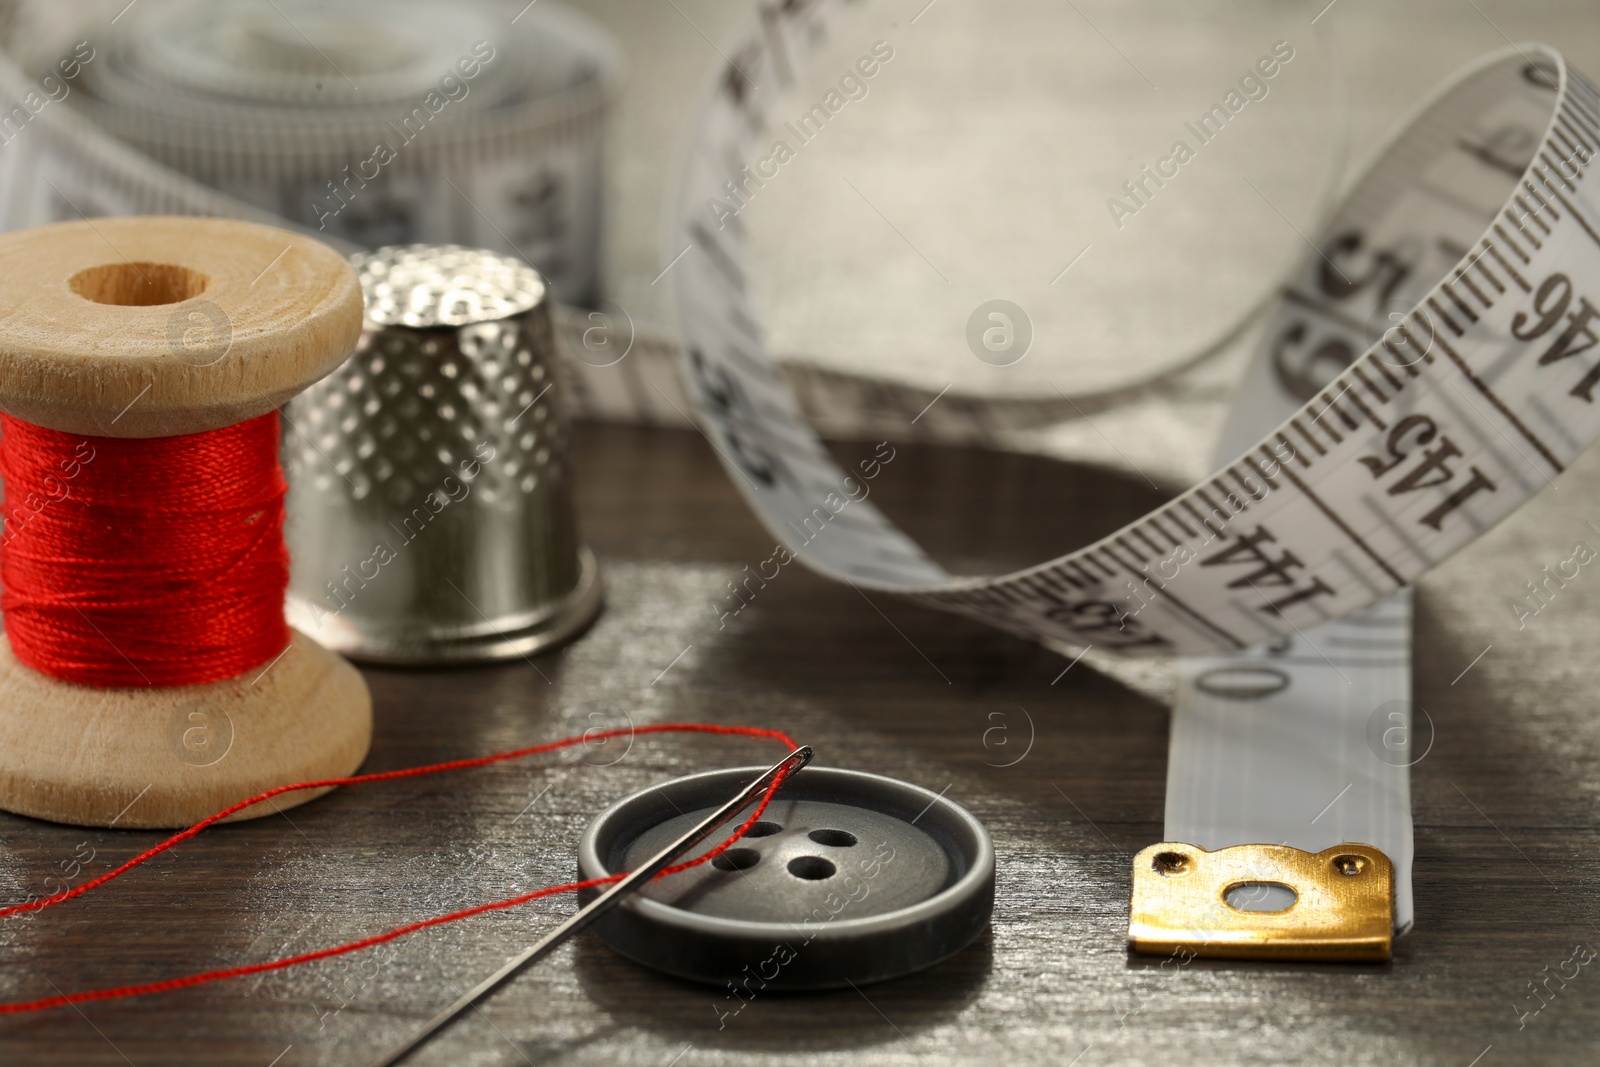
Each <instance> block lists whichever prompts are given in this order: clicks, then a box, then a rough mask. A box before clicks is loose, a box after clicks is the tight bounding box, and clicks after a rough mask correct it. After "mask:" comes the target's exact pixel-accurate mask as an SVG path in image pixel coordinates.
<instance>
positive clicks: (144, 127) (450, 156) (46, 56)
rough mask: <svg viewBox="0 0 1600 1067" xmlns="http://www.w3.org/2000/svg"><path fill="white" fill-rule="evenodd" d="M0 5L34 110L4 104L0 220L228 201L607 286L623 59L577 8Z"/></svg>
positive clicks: (372, 1)
mask: <svg viewBox="0 0 1600 1067" xmlns="http://www.w3.org/2000/svg"><path fill="white" fill-rule="evenodd" d="M124 8H126V10H123V9H124ZM119 11H120V13H119ZM0 14H3V15H4V16H5V19H4V24H5V25H6V30H7V32H6V34H5V46H6V51H7V53H8V56H7V58H6V61H5V62H4V63H0V91H3V92H4V94H5V96H6V98H8V99H10V100H14V101H23V102H24V103H23V105H21V107H22V112H23V113H24V114H27V115H28V116H29V117H28V118H27V119H26V120H25V121H19V120H18V119H16V118H15V117H14V115H13V118H12V121H11V122H10V123H9V124H6V125H0V141H3V142H4V143H3V145H0V174H3V175H4V179H3V184H0V190H3V200H0V205H3V218H4V222H5V225H6V228H7V229H15V228H20V227H23V226H29V225H36V224H40V223H45V222H53V221H57V220H60V219H75V218H78V217H79V216H80V215H88V216H95V215H124V214H159V213H170V214H222V215H235V216H239V217H244V218H252V219H255V220H257V221H268V220H271V221H274V222H276V223H277V224H279V225H282V224H283V223H284V222H288V223H291V224H293V225H295V226H296V227H297V228H299V229H302V230H304V231H305V232H307V233H309V234H311V235H313V236H316V237H319V238H321V239H323V240H325V241H328V242H329V243H332V244H334V245H336V246H339V247H341V248H342V249H343V250H346V251H353V250H355V249H357V248H368V249H370V248H373V247H377V246H380V245H391V244H405V243H412V242H428V243H435V244H446V243H458V244H467V245H473V246H476V247H483V248H492V249H494V250H496V251H501V252H505V253H509V254H515V255H519V256H522V257H523V258H526V259H528V260H531V261H532V262H533V263H534V264H535V265H536V266H537V267H538V268H539V269H540V271H541V272H542V273H543V274H544V275H545V277H546V278H547V279H548V280H549V282H550V284H551V287H552V290H553V291H554V292H555V293H556V294H557V295H558V296H559V297H560V298H561V299H564V300H567V301H569V302H572V301H586V300H592V299H593V298H594V297H595V295H596V284H597V281H598V256H599V244H600V230H599V225H600V223H599V220H600V205H599V198H600V190H601V167H600V152H601V141H602V134H603V117H604V112H605V109H606V106H607V103H608V102H609V99H610V97H611V95H612V93H613V91H614V86H615V81H616V72H617V68H618V66H619V63H618V58H617V55H616V53H615V50H614V48H613V47H612V45H611V43H610V41H609V39H608V38H607V37H606V35H605V34H604V33H603V32H602V31H601V30H600V29H599V28H598V27H597V26H595V25H594V24H593V23H591V22H589V21H588V20H587V19H585V18H582V17H580V16H578V15H577V14H576V13H574V12H571V11H568V10H566V9H563V8H560V7H559V6H556V5H550V4H540V5H537V6H530V8H529V10H527V11H525V12H524V13H523V14H522V15H521V16H520V17H518V18H516V19H515V20H512V19H510V16H508V15H507V14H506V12H505V11H504V6H503V5H500V4H495V3H492V2H489V0H471V2H466V3H458V4H452V5H450V6H449V8H448V9H446V8H441V7H440V6H438V5H436V4H432V3H428V2H427V0H398V2H381V3H380V2H377V0H357V2H354V3H350V2H347V3H344V4H338V5H327V4H318V3H313V2H310V0H243V2H239V3H229V4H215V3H206V2H203V0H198V2H197V0H144V2H142V3H140V4H138V5H137V6H133V5H126V4H111V5H109V6H108V5H106V4H93V5H73V6H72V7H71V8H65V7H63V6H62V5H54V6H53V7H47V6H44V5H39V4H34V3H13V4H9V5H6V7H5V8H4V10H3V12H0ZM313 42H315V43H313ZM59 56H66V57H69V60H70V66H65V67H63V66H61V65H60V64H59V62H58V60H57V57H59ZM330 68H331V69H330ZM30 100H31V101H37V102H38V103H37V104H36V105H35V104H33V103H28V101H30ZM35 107H37V111H35Z"/></svg>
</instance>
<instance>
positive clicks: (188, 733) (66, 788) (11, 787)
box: [0, 217, 372, 827]
mask: <svg viewBox="0 0 1600 1067" xmlns="http://www.w3.org/2000/svg"><path fill="white" fill-rule="evenodd" d="M361 320H362V301H361V291H360V287H359V285H358V284H357V281H356V276H355V274H354V272H353V271H352V270H351V268H350V266H349V265H348V264H347V263H346V262H345V261H344V259H343V258H342V257H340V256H339V255H338V254H336V253H335V252H333V251H332V250H331V249H329V248H327V247H326V246H324V245H322V244H320V243H318V242H316V241H314V240H311V239H309V238H305V237H300V236H297V235H294V234H290V233H286V232H283V231H280V230H276V229H272V228H269V227H265V226H258V225H254V224H251V223H243V222H235V221H230V220H222V219H194V218H154V217H152V218H120V219H109V218H108V219H97V220H93V221H90V220H85V221H82V222H71V223H60V224H56V225H52V226H44V227H39V228H37V229H31V230H22V231H17V232H14V233H9V234H5V235H3V236H0V412H4V413H5V414H6V415H8V416H10V417H11V419H14V420H21V421H22V422H23V423H27V424H31V426H32V427H42V428H43V429H44V431H58V432H59V433H60V434H67V435H76V436H80V437H81V438H83V439H86V440H87V441H88V442H89V445H88V447H89V448H91V449H93V448H95V447H97V446H98V447H100V448H103V449H106V450H109V451H110V452H111V453H112V454H114V455H116V456H117V457H118V462H119V464H121V465H122V466H123V467H126V465H127V464H128V462H129V461H130V457H134V456H136V455H141V454H144V453H146V452H149V451H152V450H153V451H155V452H157V453H161V454H167V453H170V455H171V456H189V457H198V458H195V459H194V462H196V463H202V464H203V463H205V462H207V461H206V460H205V459H204V456H205V455H206V453H207V448H206V447H198V448H196V447H195V446H197V445H199V446H209V449H210V452H212V453H215V452H216V451H217V449H218V448H222V447H228V448H231V447H233V445H232V443H231V442H232V441H233V439H234V436H233V435H235V433H236V431H237V432H238V433H244V434H246V435H247V436H253V437H254V439H255V440H256V442H257V447H258V451H259V452H261V455H260V456H259V457H258V458H259V462H260V463H261V464H262V465H264V466H263V469H262V470H261V471H259V472H258V473H260V474H262V475H264V476H270V477H271V478H275V479H278V483H277V484H279V485H280V486H281V474H279V472H278V471H277V468H276V457H275V455H273V442H272V441H271V440H270V439H266V442H265V446H264V447H263V446H262V439H261V437H260V434H261V433H263V432H270V427H269V426H267V425H266V424H260V425H255V426H248V427H247V426H241V425H240V424H245V423H248V421H249V420H254V419H258V418H261V417H263V416H269V417H270V416H271V413H273V412H275V411H276V409H277V408H278V407H279V406H280V405H281V404H283V403H284V402H285V401H287V400H288V399H289V398H290V397H292V396H294V395H295V394H296V393H298V392H300V391H301V390H302V389H304V388H305V387H306V386H307V385H309V384H311V383H312V382H314V381H316V380H317V379H318V378H321V377H322V376H323V375H325V374H326V373H328V372H329V371H330V370H332V369H333V368H334V367H336V366H337V365H338V364H339V363H340V362H341V361H342V360H343V359H344V358H345V357H346V356H347V355H348V354H349V352H350V351H351V349H352V348H353V347H354V346H355V343H356V339H357V338H358V337H359V335H360V332H361ZM228 427H234V428H235V430H228V431H226V432H227V434H228V436H227V437H223V436H221V435H218V436H217V437H211V438H207V437H201V438H191V437H189V436H187V435H212V434H215V433H216V432H217V431H222V430H224V428H228ZM19 429H23V430H27V431H28V432H27V433H25V434H19V433H14V435H13V436H14V439H13V440H12V441H8V442H6V445H7V447H8V448H13V446H14V448H22V447H24V443H23V441H22V440H21V439H22V438H24V437H28V438H35V439H38V440H44V441H48V440H49V439H50V437H51V435H50V434H49V433H48V432H45V433H34V432H33V431H32V430H31V429H30V428H29V427H21V428H19ZM153 438H159V439H166V440H165V441H162V442H155V441H151V442H148V444H146V445H143V446H137V447H136V446H134V445H132V444H129V443H125V442H128V440H129V439H153ZM169 446H170V447H169ZM7 457H8V462H16V461H17V460H16V459H15V451H14V450H13V451H12V452H8V453H7ZM232 459H233V461H234V462H236V463H237V462H242V461H240V460H239V459H238V458H237V457H232ZM212 462H215V461H212ZM219 466H220V465H219ZM105 469H107V468H105V467H102V468H101V470H105ZM84 471H86V472H93V473H92V474H90V473H85V474H83V475H81V476H82V477H84V478H86V479H91V481H85V482H84V483H82V486H83V489H82V494H83V499H87V498H88V496H89V495H90V494H89V492H88V490H89V488H90V487H91V486H92V485H93V484H94V482H93V479H98V480H99V482H102V483H103V482H105V480H106V478H107V475H102V474H100V472H99V471H98V470H96V469H95V467H94V463H93V462H90V463H89V464H88V465H87V466H86V467H85V468H84ZM204 473H208V471H203V472H200V474H199V475H198V476H197V475H196V474H195V472H186V474H187V475H188V476H190V477H197V481H196V482H195V484H204V477H203V474H204ZM216 473H218V475H219V477H220V476H221V474H222V472H221V471H220V469H219V470H218V471H217V472H216ZM62 481H63V483H64V495H62V496H61V497H60V498H59V499H58V500H55V501H53V502H52V501H51V500H48V499H47V500H43V501H40V502H39V504H40V511H39V512H38V513H34V512H31V511H30V512H29V515H30V516H32V515H35V514H44V512H46V511H49V509H51V508H52V507H57V508H60V509H61V510H60V511H58V512H54V513H51V514H50V516H49V519H50V521H53V522H59V521H63V519H62V516H63V515H72V514H75V513H74V511H73V510H72V508H74V507H82V506H84V505H83V504H82V499H80V500H79V501H77V502H74V504H73V505H72V506H71V507H69V506H67V505H64V504H62V503H61V501H62V500H67V499H70V498H71V494H72V492H73V481H72V480H71V479H62ZM19 482H20V479H19ZM99 488H100V489H101V490H104V489H105V488H106V487H105V486H104V485H101V486H100V487H99ZM146 488H147V489H151V492H150V496H152V497H161V496H162V495H163V494H164V493H168V492H170V490H171V486H170V485H163V486H160V487H150V486H146ZM6 489H7V493H8V495H9V494H10V493H11V490H12V486H11V485H7V486H6ZM113 489H114V487H113ZM155 489H160V490H161V491H160V492H156V491H155ZM280 492H281V490H280ZM128 499H129V500H137V495H136V494H129V496H128ZM8 503H9V504H10V505H11V510H12V511H13V518H14V525H18V526H20V523H15V513H16V508H17V506H18V503H19V502H18V501H16V500H15V499H13V500H11V501H9V502H8ZM174 504H176V505H177V506H176V507H174V506H173V505H174ZM163 506H165V507H167V508H168V511H169V513H168V514H167V515H166V516H165V517H164V518H163V520H162V521H163V522H166V523H169V524H170V523H174V522H176V523H180V524H181V521H182V516H177V517H176V518H175V517H174V516H173V515H172V514H171V511H173V510H181V509H182V501H168V502H166V503H165V504H164V505H163ZM274 506H281V505H277V504H275V505H274ZM29 507H30V508H31V507H32V505H29ZM119 514H121V513H120V512H119ZM263 514H264V513H263ZM259 517H260V516H259V514H253V515H245V516H243V517H242V518H241V519H239V520H238V521H240V522H245V523H248V522H252V521H258V520H259ZM84 518H85V519H86V521H89V522H100V523H102V524H107V523H109V522H110V521H111V520H110V519H109V518H108V517H107V516H102V515H98V514H96V513H94V512H93V511H92V510H91V511H90V512H89V513H88V514H87V516H84ZM35 521H37V520H36V519H35ZM119 521H124V520H119ZM152 521H154V520H152ZM134 525H135V526H136V527H137V526H138V525H139V524H138V522H137V520H135V523H134ZM109 528H110V527H109V526H107V529H109ZM174 528H176V529H179V530H180V531H181V525H179V526H177V527H174ZM151 529H153V527H151V528H145V529H138V528H135V529H131V530H130V531H129V543H131V544H137V543H139V538H140V536H149V534H150V533H151ZM161 529H163V530H164V529H166V527H161ZM100 532H101V533H102V534H104V533H105V532H106V531H105V530H104V529H103V530H101V531H100ZM202 532H203V531H199V530H196V531H195V533H196V537H195V538H192V539H190V540H204V538H201V537H199V536H198V535H199V534H200V533H202ZM213 532H214V531H213ZM13 536H14V537H16V538H17V539H18V540H19V542H20V539H21V538H25V537H27V536H29V532H28V531H27V529H26V528H20V529H17V528H14V529H12V530H10V531H8V534H7V539H8V540H10V539H11V538H12V537H13ZM281 536H282V535H281V531H279V530H278V529H277V528H276V527H273V526H272V525H271V524H270V523H267V524H264V526H263V533H262V535H261V538H262V540H263V542H264V543H265V546H266V549H267V550H269V551H279V552H280V554H281V549H278V548H277V545H278V543H281ZM274 537H275V538H278V539H279V540H278V542H272V541H271V538H274ZM8 547H10V546H0V558H3V557H4V554H5V552H6V551H7V548H8ZM186 550H187V549H186V547H185V545H184V544H177V543H174V544H173V546H172V549H171V552H172V554H173V555H174V556H179V555H182V553H183V552H184V551H186ZM252 550H253V549H252ZM19 551H20V550H19ZM146 551H147V553H148V554H150V555H153V554H155V553H153V552H149V550H148V549H147V550H146ZM18 558H19V559H20V556H19V557H18ZM11 562H16V561H11ZM135 562H136V561H135ZM163 562H165V561H163ZM237 578H238V576H237V575H235V574H232V573H230V567H229V566H223V567H220V568H219V569H218V570H217V572H216V573H215V574H209V575H201V576H199V577H198V578H197V579H196V581H195V582H194V584H193V585H192V586H189V587H186V588H191V589H193V590H194V591H195V594H196V595H200V594H202V593H209V594H213V595H215V594H217V593H218V590H219V589H221V590H223V592H224V594H225V593H226V589H227V587H228V583H229V582H232V581H235V580H237ZM46 581H47V583H48V579H47V580H46ZM262 588H265V589H267V590H268V591H269V593H270V583H269V584H268V585H267V586H263V587H262ZM183 591H184V587H174V588H173V589H171V590H164V591H163V592H162V596H163V597H167V596H169V595H170V597H172V598H178V597H181V596H182V594H183ZM15 592H16V590H8V593H15ZM68 592H71V591H70V590H69V591H68ZM255 595H256V596H257V598H258V599H259V597H260V595H262V593H261V589H257V590H256V594H255ZM277 595H279V596H281V589H280V590H279V592H278V594H277ZM77 603H78V602H77V601H71V600H68V604H69V606H71V607H72V610H73V611H78V613H79V614H82V615H84V617H85V620H86V621H88V622H90V625H91V628H92V629H94V630H95V632H99V629H100V627H96V626H94V625H93V622H92V618H93V616H94V612H95V610H96V608H95V605H93V604H88V603H87V602H85V607H86V608H87V609H88V610H86V611H79V610H78V608H77V607H76V605H77ZM152 603H153V604H155V606H153V607H149V609H148V610H150V611H152V612H154V614H153V615H152V616H151V618H152V622H153V623H160V622H161V621H162V620H163V619H164V618H166V617H167V615H166V614H165V613H166V609H167V607H168V606H169V605H172V606H181V605H182V603H183V602H182V601H181V600H180V599H167V600H159V599H158V600H156V601H152ZM141 606H143V605H141ZM256 606H257V607H258V608H259V607H260V605H259V604H257V605H256ZM276 610H277V611H278V612H279V614H278V615H277V618H278V619H279V620H281V600H280V601H279V606H278V608H277V609H276ZM258 614H259V612H258ZM269 614H270V611H269ZM7 615H8V620H7V629H8V631H12V630H14V631H16V632H17V634H18V648H25V647H31V646H29V645H28V643H27V642H24V641H23V640H22V635H23V630H22V629H20V628H19V627H20V624H21V622H22V618H23V617H22V616H20V615H16V614H15V613H14V612H13V611H10V610H8V612H7ZM29 625H30V626H32V625H35V623H34V622H33V621H32V620H30V621H29ZM280 632H281V633H287V634H288V635H289V636H288V641H287V643H286V644H285V645H284V647H283V648H282V650H281V651H279V652H276V653H274V655H273V656H272V657H271V658H270V659H268V660H264V661H263V662H261V663H258V664H256V665H253V666H251V667H249V668H248V669H245V670H243V671H241V672H239V673H237V674H235V675H233V676H231V677H223V678H214V677H213V678H211V679H209V680H200V681H196V682H194V683H193V684H176V685H139V684H137V683H131V684H121V685H97V684H88V683H85V682H83V681H75V680H69V678H70V677H71V676H72V675H73V674H74V673H76V672H75V671H73V670H68V669H64V668H57V667H54V666H51V667H48V668H47V669H40V666H39V664H40V658H39V657H38V656H37V655H34V654H32V653H29V654H26V655H23V656H22V657H21V658H19V653H18V652H17V651H16V650H14V649H13V647H12V640H11V637H10V635H9V634H8V637H7V640H5V641H3V642H0V808H4V809H6V810H8V811H13V812H17V813H20V814H24V815H31V816H35V817H38V818H43V819H50V820H53V821H57V822H66V823H74V824H79V825H90V826H111V825H115V826H119V827H177V826H188V825H190V824H192V823H194V822H197V821H198V820H200V819H202V818H204V817H205V816H207V815H209V814H210V813H212V812H214V811H217V810H219V809H221V808H223V807H226V806H227V805H229V804H231V803H233V802H235V801H237V800H239V799H241V798H243V797H246V796H250V795H253V794H255V793H258V792H261V791H263V790H265V789H269V788H271V787H273V786H275V785H280V784H283V783H286V782H294V781H306V780H319V779H322V778H331V777H338V776H342V775H346V774H348V773H350V772H351V771H352V770H354V769H355V768H356V767H357V766H359V765H360V763H361V761H362V759H364V758H365V756H366V752H367V747H368V744H369V742H370V740H371V732H372V712H371V699H370V697H369V695H368V693H367V688H366V684H365V682H363V680H362V678H361V676H360V674H359V673H357V672H356V670H355V669H354V668H353V667H351V666H350V665H349V664H348V663H346V662H345V661H344V660H342V659H340V658H339V657H338V656H336V655H334V654H333V653H331V652H329V651H327V650H325V649H323V648H322V647H321V646H320V645H318V644H316V642H314V641H312V640H311V639H310V638H308V637H306V636H305V635H303V634H300V633H297V632H294V631H292V630H287V629H285V630H283V631H280ZM102 636H105V635H102ZM252 636H254V637H255V638H256V639H258V642H259V639H260V637H261V634H260V633H256V634H254V635H252ZM108 643H111V642H109V641H108ZM222 651H223V652H224V653H226V652H227V651H228V650H227V649H223V650H222ZM90 653H92V654H93V655H92V656H90ZM85 655H86V656H89V658H93V657H99V658H101V659H105V658H107V653H106V650H105V649H101V648H98V647H96V648H93V649H85ZM194 655H195V657H196V658H197V659H198V658H199V654H198V652H196V653H194ZM171 656H172V657H173V659H174V662H175V663H176V664H177V665H178V671H179V673H180V674H182V673H183V670H184V668H183V664H184V662H185V661H184V656H185V650H184V649H183V648H182V647H181V646H175V647H174V648H173V650H172V652H171ZM24 660H27V662H26V663H25V662H24ZM222 662H229V661H228V660H226V657H225V656H224V658H223V660H222ZM30 663H31V664H32V665H29V664H30ZM130 663H131V661H130ZM197 671H198V668H197ZM199 673H201V674H203V672H199ZM213 673H215V672H213ZM197 740H199V741H200V742H201V743H200V744H198V745H197V744H196V741H197ZM320 792H321V791H317V792H307V793H304V794H294V795H291V796H287V797H285V798H284V802H283V804H282V806H285V807H286V806H290V805H293V804H297V803H303V802H304V801H306V800H309V799H312V798H313V797H314V796H317V795H320ZM274 811H275V809H273V808H271V807H268V809H267V810H265V811H255V810H253V809H252V810H250V811H247V812H245V813H241V815H240V817H241V818H250V817H255V816H258V815H268V814H273V813H274Z"/></svg>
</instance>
